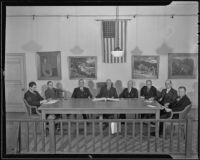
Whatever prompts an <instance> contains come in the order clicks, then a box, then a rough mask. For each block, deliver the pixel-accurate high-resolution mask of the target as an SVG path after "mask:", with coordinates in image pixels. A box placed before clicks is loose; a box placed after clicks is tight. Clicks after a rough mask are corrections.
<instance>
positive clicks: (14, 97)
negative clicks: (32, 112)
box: [5, 53, 26, 112]
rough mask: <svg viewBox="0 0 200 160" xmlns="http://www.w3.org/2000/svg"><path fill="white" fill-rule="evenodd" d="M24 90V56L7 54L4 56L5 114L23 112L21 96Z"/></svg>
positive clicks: (21, 54)
mask: <svg viewBox="0 0 200 160" xmlns="http://www.w3.org/2000/svg"><path fill="white" fill-rule="evenodd" d="M25 90H26V66H25V54H23V53H12V54H11V53H7V54H6V56H5V98H6V112H24V111H25V106H24V103H23V96H24V92H25Z"/></svg>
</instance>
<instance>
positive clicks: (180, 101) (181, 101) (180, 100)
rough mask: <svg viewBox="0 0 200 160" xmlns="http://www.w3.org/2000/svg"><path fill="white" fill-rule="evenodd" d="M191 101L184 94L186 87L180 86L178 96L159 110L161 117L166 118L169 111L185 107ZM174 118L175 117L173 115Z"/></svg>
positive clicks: (181, 109)
mask: <svg viewBox="0 0 200 160" xmlns="http://www.w3.org/2000/svg"><path fill="white" fill-rule="evenodd" d="M190 104H191V101H190V99H189V98H188V96H187V95H186V87H184V86H180V87H179V88H178V97H176V99H175V101H174V102H173V103H171V104H170V105H169V106H168V107H165V109H164V110H162V111H161V115H160V117H161V118H168V117H170V115H171V112H180V111H183V110H184V109H185V107H186V106H188V105H190ZM174 118H176V117H174Z"/></svg>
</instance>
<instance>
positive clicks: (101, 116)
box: [99, 114, 103, 133]
mask: <svg viewBox="0 0 200 160" xmlns="http://www.w3.org/2000/svg"><path fill="white" fill-rule="evenodd" d="M99 119H100V120H102V119H103V114H100V115H99ZM102 126H103V125H102V122H99V129H100V133H101V132H102V130H103V128H102Z"/></svg>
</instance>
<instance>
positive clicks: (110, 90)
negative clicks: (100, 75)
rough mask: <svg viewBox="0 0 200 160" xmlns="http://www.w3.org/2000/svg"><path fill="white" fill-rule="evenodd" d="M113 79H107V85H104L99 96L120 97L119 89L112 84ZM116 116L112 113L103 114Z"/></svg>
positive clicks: (104, 116)
mask: <svg viewBox="0 0 200 160" xmlns="http://www.w3.org/2000/svg"><path fill="white" fill-rule="evenodd" d="M112 85H113V84H112V81H111V80H110V79H107V80H106V86H104V87H102V88H101V90H100V92H99V94H98V95H97V98H118V95H117V90H116V88H114V87H113V86H112ZM110 117H112V118H113V117H114V115H112V114H107V115H103V118H110Z"/></svg>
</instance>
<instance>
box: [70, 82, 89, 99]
mask: <svg viewBox="0 0 200 160" xmlns="http://www.w3.org/2000/svg"><path fill="white" fill-rule="evenodd" d="M78 84H79V87H77V88H75V89H74V91H73V94H72V98H92V94H91V92H90V90H89V88H87V87H85V86H84V80H83V79H79V81H78Z"/></svg>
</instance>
